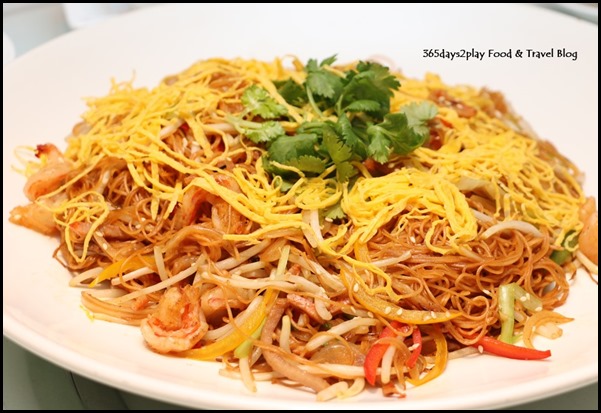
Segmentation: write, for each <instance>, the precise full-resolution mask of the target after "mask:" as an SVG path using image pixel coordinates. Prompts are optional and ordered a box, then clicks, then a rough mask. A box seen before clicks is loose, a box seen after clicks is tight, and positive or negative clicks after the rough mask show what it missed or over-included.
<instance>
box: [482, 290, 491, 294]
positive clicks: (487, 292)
mask: <svg viewBox="0 0 601 413" xmlns="http://www.w3.org/2000/svg"><path fill="white" fill-rule="evenodd" d="M482 292H483V293H484V294H486V295H491V294H490V290H487V289H484V290H482Z"/></svg>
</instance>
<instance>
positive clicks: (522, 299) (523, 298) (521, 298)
mask: <svg viewBox="0 0 601 413" xmlns="http://www.w3.org/2000/svg"><path fill="white" fill-rule="evenodd" d="M520 301H521V302H523V303H524V302H526V296H525V295H523V296H521V297H520Z"/></svg>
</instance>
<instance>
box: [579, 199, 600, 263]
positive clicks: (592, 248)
mask: <svg viewBox="0 0 601 413" xmlns="http://www.w3.org/2000/svg"><path fill="white" fill-rule="evenodd" d="M580 219H581V220H582V222H583V223H584V228H582V231H581V232H580V236H579V237H578V245H579V248H580V251H582V253H583V254H584V255H586V257H587V258H588V259H589V260H591V261H592V262H594V263H595V264H596V265H599V227H598V222H597V221H598V214H597V208H596V206H595V199H594V198H592V197H590V198H588V199H587V200H586V202H585V203H584V205H583V206H582V208H581V209H580Z"/></svg>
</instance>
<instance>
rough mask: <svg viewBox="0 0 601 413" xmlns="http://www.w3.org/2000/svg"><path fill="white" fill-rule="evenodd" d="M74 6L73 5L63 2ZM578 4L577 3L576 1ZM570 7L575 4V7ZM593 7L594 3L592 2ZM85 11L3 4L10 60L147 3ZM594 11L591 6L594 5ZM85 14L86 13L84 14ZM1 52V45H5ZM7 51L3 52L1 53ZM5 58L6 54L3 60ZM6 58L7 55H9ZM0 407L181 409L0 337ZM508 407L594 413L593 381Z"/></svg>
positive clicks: (592, 16)
mask: <svg viewBox="0 0 601 413" xmlns="http://www.w3.org/2000/svg"><path fill="white" fill-rule="evenodd" d="M67 4H74V3H67ZM578 4H580V5H582V4H583V3H578ZM578 4H576V5H578ZM595 4H596V3H595ZM92 5H96V7H97V8H96V9H94V10H93V9H92V8H93V7H94V6H90V5H89V7H88V8H87V9H69V7H70V6H66V7H65V6H63V3H49V4H41V3H10V4H6V3H4V4H3V31H4V33H5V34H7V35H8V36H9V37H10V39H11V40H12V42H13V46H14V51H15V57H18V56H20V55H22V54H24V53H26V52H28V51H29V50H31V49H33V48H35V47H36V46H39V45H41V44H43V43H45V42H47V41H48V40H50V39H52V38H55V37H57V36H60V35H61V34H64V33H67V32H69V31H71V30H73V29H75V28H76V27H78V26H81V25H84V24H87V23H88V21H89V20H86V19H88V18H89V17H90V13H91V12H92V11H93V12H94V13H96V15H95V16H93V17H97V14H98V13H99V12H104V13H113V12H114V13H116V12H127V10H129V9H135V8H139V7H147V6H149V5H150V4H149V3H109V4H108V5H107V4H101V3H93V4H92ZM543 5H544V6H545V7H548V8H552V9H555V10H558V11H563V12H567V13H570V14H574V15H576V16H578V17H580V18H586V19H588V20H590V21H593V22H594V23H597V13H596V12H595V13H589V10H587V9H586V8H582V7H580V8H578V7H571V6H573V5H567V3H543ZM595 7H596V6H595ZM86 13H87V14H86ZM5 48H6V45H5ZM6 52H7V50H6V49H5V53H6ZM5 58H6V56H5ZM9 58H10V56H9ZM2 359H3V372H2V375H3V376H2V377H3V380H2V381H3V399H2V402H3V409H4V410H7V409H10V410H13V409H15V410H17V409H18V410H21V409H32V410H47V409H48V410H49V409H53V410H54V409H56V410H66V409H69V410H71V409H90V410H92V409H94V410H95V409H103V410H123V409H130V410H149V409H153V410H154V409H183V408H182V407H180V406H174V405H171V404H167V403H163V402H159V401H156V400H152V399H149V398H145V397H142V396H139V395H135V394H131V393H127V392H123V391H119V390H116V389H113V388H111V387H109V386H105V385H103V384H100V383H97V382H94V381H92V380H89V379H87V378H84V377H81V376H78V375H75V374H73V373H71V372H69V371H67V370H64V369H62V368H60V367H58V366H56V365H54V364H52V363H50V362H48V361H46V360H44V359H42V358H40V357H38V356H36V355H34V354H32V353H30V352H29V351H27V350H25V349H23V348H21V347H19V346H18V345H16V344H14V343H13V342H11V341H10V340H8V339H7V338H6V337H3V344H2ZM549 396H550V397H549V398H546V399H544V400H539V401H536V402H532V403H527V404H523V405H519V406H515V407H512V408H510V409H509V410H598V406H599V388H598V383H595V384H592V385H589V386H586V387H583V388H581V389H578V390H575V391H571V392H568V393H564V394H562V395H559V396H553V395H549Z"/></svg>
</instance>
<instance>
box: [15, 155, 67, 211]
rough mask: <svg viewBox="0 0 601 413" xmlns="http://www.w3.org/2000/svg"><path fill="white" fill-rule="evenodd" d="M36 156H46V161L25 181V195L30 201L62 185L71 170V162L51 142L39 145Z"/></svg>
mask: <svg viewBox="0 0 601 413" xmlns="http://www.w3.org/2000/svg"><path fill="white" fill-rule="evenodd" d="M35 156H37V157H38V158H40V159H41V158H42V157H45V158H46V163H45V164H44V165H43V166H42V167H41V168H40V169H39V170H38V171H37V172H35V173H34V174H33V175H31V176H30V177H29V178H28V179H27V182H26V183H25V188H24V192H25V196H27V198H28V199H29V200H30V201H35V200H36V199H38V198H39V197H40V196H42V195H46V194H48V193H50V192H52V191H54V190H55V189H57V188H58V187H60V186H61V185H62V184H63V183H64V182H65V179H66V177H67V174H68V173H69V171H71V164H70V163H69V162H68V161H67V160H66V159H65V157H64V156H63V154H62V153H61V152H60V151H59V150H58V148H57V147H56V146H54V145H53V144H51V143H47V144H45V145H38V146H37V148H36V152H35Z"/></svg>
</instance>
